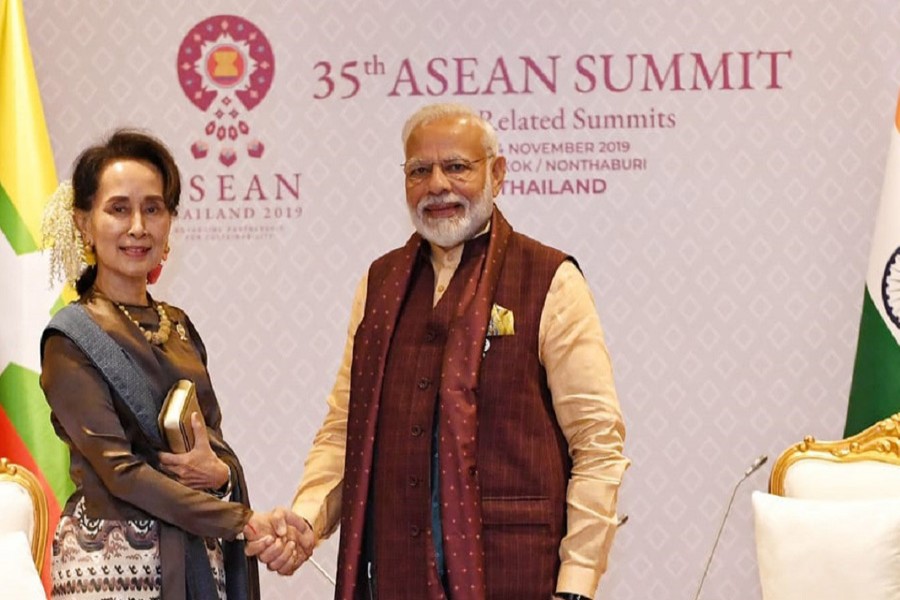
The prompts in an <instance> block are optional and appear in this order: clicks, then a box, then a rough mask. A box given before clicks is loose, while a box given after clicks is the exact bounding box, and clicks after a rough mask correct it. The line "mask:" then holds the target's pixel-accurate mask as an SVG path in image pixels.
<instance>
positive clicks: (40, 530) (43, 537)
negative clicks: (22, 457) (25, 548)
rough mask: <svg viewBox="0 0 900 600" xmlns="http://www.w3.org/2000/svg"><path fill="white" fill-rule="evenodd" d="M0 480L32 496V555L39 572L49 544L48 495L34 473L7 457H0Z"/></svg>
mask: <svg viewBox="0 0 900 600" xmlns="http://www.w3.org/2000/svg"><path fill="white" fill-rule="evenodd" d="M0 481H11V482H13V483H15V484H18V485H20V486H22V488H24V489H25V491H26V492H28V495H29V496H30V497H31V505H32V507H33V510H34V534H33V535H32V538H31V556H32V558H34V566H35V567H37V571H38V573H40V572H41V569H42V567H43V566H44V553H45V551H46V546H47V529H48V523H49V510H48V508H47V497H46V496H45V495H44V490H43V489H42V488H41V484H40V483H39V482H38V479H37V477H35V476H34V474H33V473H32V472H31V471H29V470H28V469H26V468H25V467H23V466H21V465H17V464H14V463H11V462H9V461H8V460H7V459H6V458H0Z"/></svg>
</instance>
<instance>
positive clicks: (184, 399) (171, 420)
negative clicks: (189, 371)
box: [159, 379, 206, 454]
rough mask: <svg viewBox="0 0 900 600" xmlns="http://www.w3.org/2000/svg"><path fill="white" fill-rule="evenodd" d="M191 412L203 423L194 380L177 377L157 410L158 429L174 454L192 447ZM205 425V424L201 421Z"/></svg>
mask: <svg viewBox="0 0 900 600" xmlns="http://www.w3.org/2000/svg"><path fill="white" fill-rule="evenodd" d="M191 413H197V416H199V417H200V422H201V423H203V413H202V412H201V411H200V403H199V402H198V401H197V392H196V391H195V390H194V382H193V381H190V380H188V379H179V380H178V381H176V382H175V385H173V386H172V389H170V390H169V393H168V394H167V395H166V400H165V402H163V405H162V409H161V410H160V411H159V430H160V431H161V432H162V434H163V438H164V439H165V440H166V442H167V443H168V444H169V449H171V451H172V452H174V453H176V454H180V453H182V452H188V451H189V450H190V449H191V448H193V447H194V428H193V427H191ZM203 426H204V427H205V426H206V424H205V423H203Z"/></svg>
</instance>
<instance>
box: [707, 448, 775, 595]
mask: <svg viewBox="0 0 900 600" xmlns="http://www.w3.org/2000/svg"><path fill="white" fill-rule="evenodd" d="M767 460H769V457H768V456H766V455H765V454H763V455H761V456H758V457H757V458H756V460H754V461H753V464H751V465H750V466H749V467H747V470H746V471H744V476H743V477H741V478H740V479H738V482H737V483H736V484H734V489H733V490H731V499H730V500H728V506H727V507H725V514H724V515H723V516H722V522H721V523H719V532H718V533H716V539H715V541H714V542H713V547H712V550H710V551H709V556H708V557H707V559H706V568H704V569H703V576H702V577H701V578H700V585H698V586H697V594H696V595H695V596H694V600H699V598H700V592H701V591H702V590H703V582H704V581H706V574H707V573H709V566H710V565H711V564H712V559H713V556H715V554H716V548H717V547H718V545H719V539H720V538H721V537H722V531H723V530H724V529H725V521H727V520H728V513H730V512H731V505H732V504H734V497H735V496H736V495H737V491H738V488H739V487H740V486H741V484H742V483H744V480H745V479H747V478H748V477H750V476H751V475H753V474H754V473H756V471H758V470H759V468H760V467H761V466H763V465H764V464H766V461H767Z"/></svg>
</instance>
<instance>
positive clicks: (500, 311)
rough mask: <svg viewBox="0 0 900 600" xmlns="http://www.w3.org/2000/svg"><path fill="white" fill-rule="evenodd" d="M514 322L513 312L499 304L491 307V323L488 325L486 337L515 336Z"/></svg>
mask: <svg viewBox="0 0 900 600" xmlns="http://www.w3.org/2000/svg"><path fill="white" fill-rule="evenodd" d="M515 333H516V322H515V318H514V317H513V311H511V310H509V309H508V308H503V307H502V306H500V305H499V304H494V306H492V307H491V322H490V323H488V330H487V336H488V337H494V336H499V335H515Z"/></svg>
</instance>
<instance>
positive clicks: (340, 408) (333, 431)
mask: <svg viewBox="0 0 900 600" xmlns="http://www.w3.org/2000/svg"><path fill="white" fill-rule="evenodd" d="M367 286H368V273H367V274H366V275H365V276H363V278H362V281H360V282H359V285H358V286H357V288H356V294H355V295H354V297H353V306H352V309H351V311H350V325H349V327H348V329H347V342H346V344H345V345H344V356H343V359H342V360H341V366H340V368H339V369H338V373H337V377H336V378H335V381H334V387H333V388H332V389H331V394H329V396H328V413H327V414H326V415H325V421H324V422H323V423H322V427H321V428H319V431H318V433H316V437H315V439H314V440H313V445H312V448H311V449H310V451H309V454H308V455H307V457H306V463H305V465H304V468H303V479H302V480H301V481H300V486H299V487H298V488H297V492H296V493H295V494H294V501H293V503H292V508H293V511H294V512H295V513H297V514H298V515H300V516H301V517H303V518H304V519H306V520H307V521H308V522H309V523H311V524H312V526H313V531H314V532H315V535H316V541H317V542H318V541H319V540H322V539H323V538H326V537H328V536H329V535H331V534H332V533H334V530H335V529H337V526H338V524H339V523H340V520H341V490H342V486H343V483H344V455H345V454H346V450H347V413H348V410H349V403H350V366H351V363H352V362H353V338H354V337H355V336H356V329H357V328H358V327H359V324H360V322H361V321H362V318H363V314H364V311H365V306H366V288H367Z"/></svg>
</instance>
